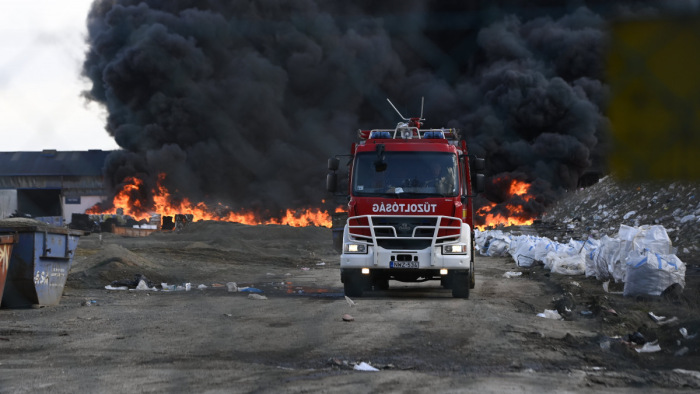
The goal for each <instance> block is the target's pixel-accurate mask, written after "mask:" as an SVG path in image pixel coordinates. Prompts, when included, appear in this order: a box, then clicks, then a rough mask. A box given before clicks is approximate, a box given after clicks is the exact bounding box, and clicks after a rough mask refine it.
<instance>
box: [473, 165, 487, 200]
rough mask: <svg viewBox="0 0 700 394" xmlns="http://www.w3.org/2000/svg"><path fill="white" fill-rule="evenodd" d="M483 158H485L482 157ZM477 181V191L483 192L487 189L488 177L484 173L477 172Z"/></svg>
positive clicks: (475, 180)
mask: <svg viewBox="0 0 700 394" xmlns="http://www.w3.org/2000/svg"><path fill="white" fill-rule="evenodd" d="M482 160H483V159H482ZM474 182H475V185H474V186H475V189H476V190H475V193H483V192H484V190H486V177H485V176H484V174H476V179H474Z"/></svg>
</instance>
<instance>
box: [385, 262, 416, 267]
mask: <svg viewBox="0 0 700 394" xmlns="http://www.w3.org/2000/svg"><path fill="white" fill-rule="evenodd" d="M389 267H391V268H418V262H417V261H391V262H389Z"/></svg>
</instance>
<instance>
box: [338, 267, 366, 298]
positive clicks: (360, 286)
mask: <svg viewBox="0 0 700 394" xmlns="http://www.w3.org/2000/svg"><path fill="white" fill-rule="evenodd" d="M363 279H364V278H363V277H362V274H360V272H359V271H358V272H348V273H347V274H346V276H345V281H344V283H343V287H344V290H345V295H346V296H348V297H362V292H363V290H364V288H365V283H364V282H365V281H364V280H363Z"/></svg>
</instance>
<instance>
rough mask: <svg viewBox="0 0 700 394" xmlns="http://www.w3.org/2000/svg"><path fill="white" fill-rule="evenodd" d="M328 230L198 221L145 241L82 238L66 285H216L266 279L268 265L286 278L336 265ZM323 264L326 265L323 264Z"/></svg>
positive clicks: (105, 236)
mask: <svg viewBox="0 0 700 394" xmlns="http://www.w3.org/2000/svg"><path fill="white" fill-rule="evenodd" d="M337 258H338V255H337V253H336V252H335V250H334V249H333V243H332V239H331V231H330V230H329V229H327V228H323V227H290V226H280V225H265V226H249V225H243V224H239V223H228V222H216V221H200V222H196V223H191V224H189V225H188V226H187V227H185V228H184V229H183V230H181V231H179V232H174V231H162V232H156V233H153V234H151V235H149V236H147V237H134V238H130V237H122V236H116V235H113V234H91V235H90V236H85V237H81V240H80V244H79V246H78V250H77V252H76V257H75V261H74V264H73V267H72V269H71V272H70V274H69V276H68V281H67V286H69V287H80V288H102V287H104V286H106V285H108V284H111V283H112V282H114V281H126V280H133V279H134V278H135V277H136V275H143V276H145V277H147V278H148V279H149V280H151V281H152V282H154V283H155V284H157V285H159V284H160V283H161V282H166V283H169V284H173V283H175V284H182V283H185V282H198V283H205V284H206V283H208V284H211V283H214V282H224V283H225V282H226V281H237V280H239V279H238V278H240V277H252V276H257V275H261V274H262V275H266V274H267V273H268V271H270V269H269V268H268V269H267V271H264V272H260V270H261V269H262V268H259V267H257V268H256V266H257V265H259V264H261V263H266V264H267V263H272V264H273V266H275V267H277V268H278V269H279V270H280V272H282V271H284V272H285V273H286V272H288V271H290V270H295V269H299V268H300V267H314V266H316V265H317V264H319V265H325V262H330V261H334V260H337ZM321 263H324V264H321Z"/></svg>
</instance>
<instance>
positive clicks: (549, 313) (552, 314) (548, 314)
mask: <svg viewBox="0 0 700 394" xmlns="http://www.w3.org/2000/svg"><path fill="white" fill-rule="evenodd" d="M537 317H544V318H545V319H554V320H563V319H564V318H563V317H562V316H561V315H560V314H559V312H557V311H556V310H553V309H545V310H544V313H538V314H537Z"/></svg>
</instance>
